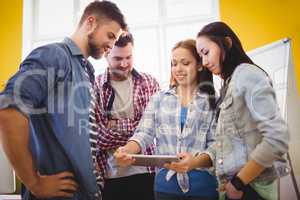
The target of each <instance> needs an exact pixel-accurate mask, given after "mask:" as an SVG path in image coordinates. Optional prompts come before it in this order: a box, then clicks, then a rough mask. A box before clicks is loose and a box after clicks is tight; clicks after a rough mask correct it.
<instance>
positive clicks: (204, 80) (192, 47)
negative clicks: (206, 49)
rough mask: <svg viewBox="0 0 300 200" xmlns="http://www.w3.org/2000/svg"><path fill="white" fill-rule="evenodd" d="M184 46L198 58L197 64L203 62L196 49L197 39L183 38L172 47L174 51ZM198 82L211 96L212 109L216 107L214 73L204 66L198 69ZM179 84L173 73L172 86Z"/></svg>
mask: <svg viewBox="0 0 300 200" xmlns="http://www.w3.org/2000/svg"><path fill="white" fill-rule="evenodd" d="M179 47H182V48H184V49H187V50H188V51H190V52H191V54H192V55H193V57H194V58H195V59H196V61H197V64H200V65H201V63H202V60H201V57H200V56H199V54H198V53H197V49H196V41H195V40H194V39H187V40H182V41H180V42H178V43H176V44H175V46H174V47H173V48H172V51H173V50H175V49H177V48H179ZM197 83H198V86H199V87H198V89H199V91H200V92H203V93H206V94H208V96H209V105H210V108H211V109H215V108H216V97H215V88H214V84H213V75H212V73H211V72H210V71H209V70H208V69H206V68H203V70H201V71H198V74H197ZM176 85H177V83H176V80H175V78H174V77H173V75H172V74H171V80H170V87H175V86H176Z"/></svg>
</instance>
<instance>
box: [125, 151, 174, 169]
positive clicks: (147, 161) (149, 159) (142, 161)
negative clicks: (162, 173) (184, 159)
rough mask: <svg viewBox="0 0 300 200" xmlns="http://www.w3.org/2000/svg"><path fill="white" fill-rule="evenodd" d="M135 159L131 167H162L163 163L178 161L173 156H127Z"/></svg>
mask: <svg viewBox="0 0 300 200" xmlns="http://www.w3.org/2000/svg"><path fill="white" fill-rule="evenodd" d="M129 155H130V156H132V158H134V159H135V162H134V163H133V164H132V165H138V166H154V167H163V165H164V164H165V163H171V162H178V161H179V160H180V159H179V158H178V157H177V156H175V155H174V156H173V155H143V154H129Z"/></svg>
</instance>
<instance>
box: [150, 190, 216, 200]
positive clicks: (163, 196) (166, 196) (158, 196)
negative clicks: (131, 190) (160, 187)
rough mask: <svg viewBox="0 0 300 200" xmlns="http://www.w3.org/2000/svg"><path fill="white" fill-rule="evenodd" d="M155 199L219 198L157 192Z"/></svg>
mask: <svg viewBox="0 0 300 200" xmlns="http://www.w3.org/2000/svg"><path fill="white" fill-rule="evenodd" d="M155 200H218V198H216V199H212V198H207V197H189V196H179V195H173V194H167V193H162V192H155Z"/></svg>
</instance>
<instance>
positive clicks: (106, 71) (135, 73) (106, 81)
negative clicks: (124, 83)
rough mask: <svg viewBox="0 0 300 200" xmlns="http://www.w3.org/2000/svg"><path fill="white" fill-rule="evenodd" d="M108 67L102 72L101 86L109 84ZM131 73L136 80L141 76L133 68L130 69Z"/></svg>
mask: <svg viewBox="0 0 300 200" xmlns="http://www.w3.org/2000/svg"><path fill="white" fill-rule="evenodd" d="M108 70H109V69H108V68H106V70H105V72H104V74H103V78H102V79H101V83H100V84H101V86H103V85H104V84H109V73H108ZM131 74H132V78H133V80H137V79H140V78H142V75H141V74H140V73H139V72H138V71H137V70H135V69H134V68H133V69H132V71H131Z"/></svg>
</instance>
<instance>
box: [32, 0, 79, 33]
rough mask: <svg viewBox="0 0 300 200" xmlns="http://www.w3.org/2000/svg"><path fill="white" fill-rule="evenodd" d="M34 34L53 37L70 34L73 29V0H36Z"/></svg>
mask: <svg viewBox="0 0 300 200" xmlns="http://www.w3.org/2000/svg"><path fill="white" fill-rule="evenodd" d="M36 9H37V10H36V14H37V21H36V23H37V24H36V27H35V28H36V36H35V37H37V39H39V38H40V37H53V36H61V35H66V34H70V33H71V31H72V29H73V17H74V14H73V12H74V4H73V0H63V1H61V0H51V1H46V0H37V1H36Z"/></svg>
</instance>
